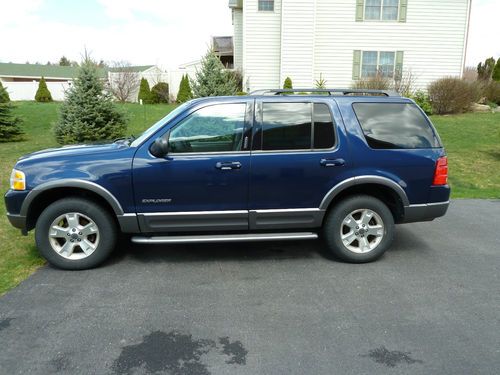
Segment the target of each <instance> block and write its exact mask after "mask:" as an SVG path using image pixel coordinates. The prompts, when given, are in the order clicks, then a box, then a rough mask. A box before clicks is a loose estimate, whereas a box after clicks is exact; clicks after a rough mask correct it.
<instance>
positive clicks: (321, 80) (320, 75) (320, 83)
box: [314, 73, 326, 89]
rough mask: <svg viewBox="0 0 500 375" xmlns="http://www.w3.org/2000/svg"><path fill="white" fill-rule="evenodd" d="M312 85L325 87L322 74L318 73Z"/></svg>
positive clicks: (319, 87)
mask: <svg viewBox="0 0 500 375" xmlns="http://www.w3.org/2000/svg"><path fill="white" fill-rule="evenodd" d="M314 87H315V88H317V89H326V79H324V78H323V74H321V73H320V74H319V79H317V80H315V81H314Z"/></svg>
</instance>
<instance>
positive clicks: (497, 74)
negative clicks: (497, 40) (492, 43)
mask: <svg viewBox="0 0 500 375" xmlns="http://www.w3.org/2000/svg"><path fill="white" fill-rule="evenodd" d="M492 78H493V80H494V81H500V58H499V59H498V60H497V63H496V64H495V68H494V69H493V76H492Z"/></svg>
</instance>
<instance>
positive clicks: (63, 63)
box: [59, 56, 71, 66]
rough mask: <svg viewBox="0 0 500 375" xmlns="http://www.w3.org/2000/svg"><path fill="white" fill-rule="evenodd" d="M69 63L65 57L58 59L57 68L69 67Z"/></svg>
mask: <svg viewBox="0 0 500 375" xmlns="http://www.w3.org/2000/svg"><path fill="white" fill-rule="evenodd" d="M70 65H71V62H70V61H69V60H68V59H67V58H66V56H63V57H61V58H60V59H59V66H70Z"/></svg>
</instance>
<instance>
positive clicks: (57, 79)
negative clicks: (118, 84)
mask: <svg viewBox="0 0 500 375" xmlns="http://www.w3.org/2000/svg"><path fill="white" fill-rule="evenodd" d="M127 69H130V70H131V71H133V72H134V73H136V74H137V78H138V79H141V78H146V79H147V80H148V82H149V84H150V85H151V86H153V85H154V84H155V83H157V82H160V81H164V82H168V79H169V75H168V74H167V73H166V72H164V71H163V70H161V69H160V68H159V67H157V66H155V65H146V66H131V67H127ZM98 72H99V75H100V76H101V77H102V78H103V79H108V80H109V81H110V82H113V81H114V79H115V78H116V76H117V75H118V74H120V73H119V71H118V70H117V69H115V68H111V69H104V68H100V69H98ZM77 75H78V67H73V66H59V65H40V64H12V63H0V81H1V82H2V84H3V85H4V87H6V88H7V91H8V92H9V96H10V98H11V100H34V99H35V93H36V90H37V89H38V83H39V82H40V79H41V78H42V77H44V78H45V80H46V82H47V87H48V89H49V91H50V93H51V94H52V98H53V99H54V100H64V92H65V91H66V90H67V89H68V88H69V87H70V86H71V84H72V82H73V80H74V79H75V77H76V76H77ZM137 93H138V89H137V91H135V92H134V93H133V94H132V95H130V98H129V99H130V100H131V101H137Z"/></svg>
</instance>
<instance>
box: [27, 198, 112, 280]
mask: <svg viewBox="0 0 500 375" xmlns="http://www.w3.org/2000/svg"><path fill="white" fill-rule="evenodd" d="M116 237H117V231H116V225H115V222H114V220H113V218H112V217H111V215H110V214H109V213H108V212H107V211H106V210H105V209H103V208H102V207H101V206H99V205H97V204H95V203H93V202H92V201H89V200H86V199H81V198H66V199H61V200H59V201H56V202H54V203H52V204H51V205H50V206H49V207H47V208H46V209H45V210H44V211H43V212H42V214H41V215H40V217H39V218H38V220H37V223H36V233H35V240H36V244H37V247H38V249H39V251H40V253H41V254H42V255H43V256H44V257H45V259H47V260H48V261H49V263H50V264H52V265H54V266H56V267H58V268H62V269H71V270H81V269H87V268H92V267H95V266H97V265H98V264H100V263H102V262H103V261H104V260H105V259H106V258H107V257H108V256H109V254H110V253H111V252H112V251H113V248H114V247H115V243H116Z"/></svg>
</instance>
